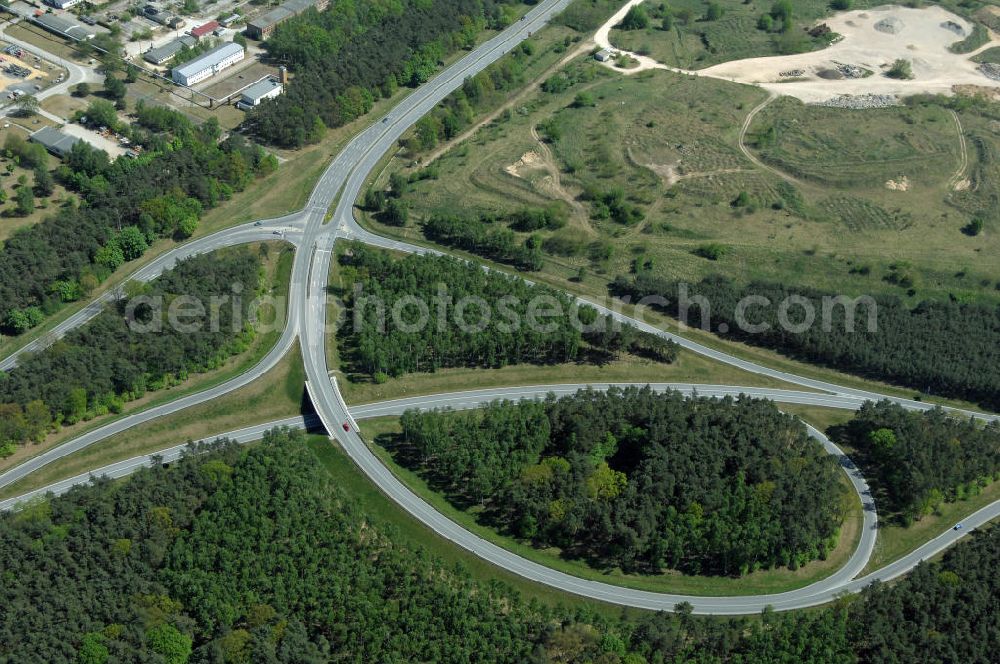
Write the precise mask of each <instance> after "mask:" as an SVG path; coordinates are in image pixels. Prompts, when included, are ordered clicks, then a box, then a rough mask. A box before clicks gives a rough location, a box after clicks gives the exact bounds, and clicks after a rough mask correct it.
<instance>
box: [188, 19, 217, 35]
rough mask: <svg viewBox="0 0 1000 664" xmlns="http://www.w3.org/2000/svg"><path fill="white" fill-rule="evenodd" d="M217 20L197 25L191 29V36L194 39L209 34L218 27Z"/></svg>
mask: <svg viewBox="0 0 1000 664" xmlns="http://www.w3.org/2000/svg"><path fill="white" fill-rule="evenodd" d="M219 27H220V26H219V22H218V21H209V22H208V23H206V24H205V25H199V26H198V27H197V28H192V29H191V36H192V37H194V38H195V39H201V38H202V37H204V36H205V35H210V34H212V33H213V32H215V31H216V30H218V29H219Z"/></svg>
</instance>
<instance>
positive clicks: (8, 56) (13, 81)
mask: <svg viewBox="0 0 1000 664" xmlns="http://www.w3.org/2000/svg"><path fill="white" fill-rule="evenodd" d="M65 76H66V73H65V71H64V70H63V69H62V68H61V67H57V66H56V65H53V64H52V63H50V62H47V61H45V60H43V59H42V58H41V57H40V56H39V55H38V54H35V53H31V52H30V51H24V50H23V49H21V48H19V47H17V46H13V45H10V44H7V43H4V42H0V90H2V91H3V98H0V102H3V101H9V100H12V99H14V98H15V97H17V96H19V95H21V94H35V93H36V92H39V91H40V90H44V89H45V88H47V87H49V86H50V85H52V84H53V83H58V82H60V81H62V80H63V78H64V77H65Z"/></svg>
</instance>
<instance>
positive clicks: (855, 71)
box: [837, 63, 865, 78]
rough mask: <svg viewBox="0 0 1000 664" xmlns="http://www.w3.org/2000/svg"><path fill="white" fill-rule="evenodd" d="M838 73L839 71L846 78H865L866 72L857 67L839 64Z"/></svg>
mask: <svg viewBox="0 0 1000 664" xmlns="http://www.w3.org/2000/svg"><path fill="white" fill-rule="evenodd" d="M837 71H839V72H840V73H841V74H842V75H843V77H844V78H864V77H865V70H864V69H862V68H861V67H859V66H857V65H845V64H841V63H838V64H837Z"/></svg>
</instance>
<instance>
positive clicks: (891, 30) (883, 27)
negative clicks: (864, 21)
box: [875, 16, 903, 35]
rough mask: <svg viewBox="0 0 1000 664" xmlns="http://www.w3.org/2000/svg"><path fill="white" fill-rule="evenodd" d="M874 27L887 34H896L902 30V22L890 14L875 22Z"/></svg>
mask: <svg viewBox="0 0 1000 664" xmlns="http://www.w3.org/2000/svg"><path fill="white" fill-rule="evenodd" d="M875 29H876V30H878V31H879V32H884V33H886V34H888V35H898V34H899V33H900V32H902V31H903V22H902V21H900V20H899V19H898V18H896V17H895V16H890V17H888V18H884V19H882V20H881V21H879V22H878V23H876V24H875Z"/></svg>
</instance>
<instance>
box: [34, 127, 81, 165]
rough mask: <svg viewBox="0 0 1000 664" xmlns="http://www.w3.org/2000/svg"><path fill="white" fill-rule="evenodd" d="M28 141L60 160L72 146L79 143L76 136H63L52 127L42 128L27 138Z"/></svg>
mask: <svg viewBox="0 0 1000 664" xmlns="http://www.w3.org/2000/svg"><path fill="white" fill-rule="evenodd" d="M28 140H29V141H31V142H32V143H38V144H39V145H41V146H42V147H44V148H45V149H46V150H48V151H49V152H51V153H52V154H54V155H55V156H57V157H60V158H62V157H65V156H66V155H67V154H69V151H70V150H72V149H73V146H74V145H76V144H77V143H79V142H80V139H79V138H77V137H76V136H70V135H69V134H64V133H63V132H61V131H59V130H58V129H54V128H52V127H42V128H41V129H39V130H38V131H36V132H35V133H34V134H32V135H31V136H29V137H28Z"/></svg>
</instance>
